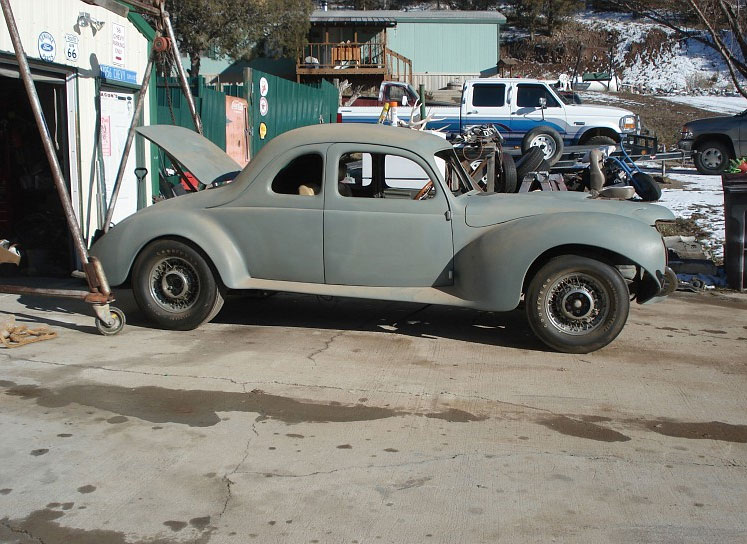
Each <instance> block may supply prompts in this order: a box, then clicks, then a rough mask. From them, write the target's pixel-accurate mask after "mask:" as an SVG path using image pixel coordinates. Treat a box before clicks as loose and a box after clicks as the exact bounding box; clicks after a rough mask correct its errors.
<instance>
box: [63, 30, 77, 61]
mask: <svg viewBox="0 0 747 544" xmlns="http://www.w3.org/2000/svg"><path fill="white" fill-rule="evenodd" d="M79 56H80V52H79V50H78V36H76V35H75V34H65V60H67V61H68V62H78V57H79Z"/></svg>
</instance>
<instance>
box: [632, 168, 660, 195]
mask: <svg viewBox="0 0 747 544" xmlns="http://www.w3.org/2000/svg"><path fill="white" fill-rule="evenodd" d="M633 187H635V192H636V193H638V196H640V197H641V198H642V199H643V200H645V201H646V202H656V201H657V200H659V199H660V198H661V187H659V184H658V183H656V181H654V178H652V177H651V176H649V175H648V174H646V173H644V172H635V173H633Z"/></svg>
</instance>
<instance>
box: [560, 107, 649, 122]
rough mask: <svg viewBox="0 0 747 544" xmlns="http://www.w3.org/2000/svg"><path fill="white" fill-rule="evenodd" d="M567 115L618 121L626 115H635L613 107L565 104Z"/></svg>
mask: <svg viewBox="0 0 747 544" xmlns="http://www.w3.org/2000/svg"><path fill="white" fill-rule="evenodd" d="M566 109H567V111H568V115H572V116H574V117H611V118H614V119H619V118H621V117H625V116H626V115H635V114H634V113H633V112H632V111H630V110H626V109H623V108H616V107H614V106H598V105H593V104H566Z"/></svg>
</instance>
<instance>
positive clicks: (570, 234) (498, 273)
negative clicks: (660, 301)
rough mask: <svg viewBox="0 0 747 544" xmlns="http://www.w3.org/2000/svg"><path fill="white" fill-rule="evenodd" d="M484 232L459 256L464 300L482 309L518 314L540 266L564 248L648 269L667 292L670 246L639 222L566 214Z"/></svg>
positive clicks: (519, 221)
mask: <svg viewBox="0 0 747 544" xmlns="http://www.w3.org/2000/svg"><path fill="white" fill-rule="evenodd" d="M480 230H482V231H483V232H482V233H481V234H479V235H478V236H477V237H475V238H474V239H473V240H472V241H471V242H469V243H467V244H466V245H465V246H464V247H462V248H461V250H459V251H458V252H457V253H456V255H455V257H454V259H455V263H454V264H455V270H456V275H455V288H456V289H457V290H458V291H459V292H460V296H462V297H464V298H466V299H468V300H474V301H480V302H481V303H482V302H484V304H480V306H481V307H485V308H490V309H493V310H496V311H507V310H512V309H513V308H515V307H516V306H517V305H518V303H519V301H520V298H521V294H522V289H523V286H524V282H525V278H526V277H527V273H528V272H529V270H530V268H531V267H532V265H533V264H534V262H535V261H536V260H537V259H538V258H540V257H542V256H543V255H544V254H546V253H547V252H549V251H551V250H553V249H555V248H560V247H562V246H571V245H572V246H581V247H583V248H584V249H585V253H589V252H591V253H594V252H595V251H596V252H605V253H607V254H609V253H615V254H618V255H620V256H622V257H623V259H627V260H629V261H631V262H633V263H635V264H637V265H638V266H640V267H642V268H643V270H645V271H646V272H648V273H649V274H650V275H651V277H652V278H653V281H654V282H656V284H657V287H659V288H660V287H661V282H660V280H659V275H658V274H663V273H664V270H665V267H666V251H665V248H664V243H663V241H662V238H661V236H660V235H659V233H658V232H657V231H656V229H654V228H653V227H651V226H649V225H646V224H645V223H643V222H641V221H638V220H636V219H632V218H628V217H623V216H617V215H612V214H606V213H595V212H586V213H578V212H566V213H555V214H548V215H534V216H529V217H523V218H521V219H516V220H512V221H508V222H505V223H501V224H498V225H493V226H491V227H484V228H482V229H480ZM572 252H573V251H569V253H572ZM621 264H622V263H621ZM657 273H658V274H657ZM657 291H658V288H657Z"/></svg>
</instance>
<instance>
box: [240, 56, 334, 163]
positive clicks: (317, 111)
mask: <svg viewBox="0 0 747 544" xmlns="http://www.w3.org/2000/svg"><path fill="white" fill-rule="evenodd" d="M263 78H264V80H265V81H266V82H267V86H266V88H264V89H263V90H262V91H260V82H261V81H262V79H263ZM249 79H250V80H251V95H250V96H249V97H247V100H248V101H249V111H250V119H251V126H252V148H251V149H252V153H251V155H252V157H254V156H255V154H256V153H257V152H258V151H259V150H260V149H261V148H262V147H263V146H264V145H265V144H266V143H267V142H269V141H270V140H272V139H273V138H274V137H275V136H277V135H278V134H282V133H283V132H287V131H289V130H293V129H294V128H298V127H303V126H306V125H314V124H317V123H336V122H337V106H338V102H339V99H338V91H337V88H336V87H335V86H334V85H332V84H331V83H329V82H327V81H321V82H320V83H319V84H318V85H316V86H310V85H300V84H298V83H294V82H292V81H288V80H287V79H282V78H279V77H276V76H273V75H270V74H267V73H264V72H260V71H259V70H249ZM262 104H266V110H264V106H262ZM262 111H265V114H264V115H262ZM262 125H264V127H263V126H262Z"/></svg>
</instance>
